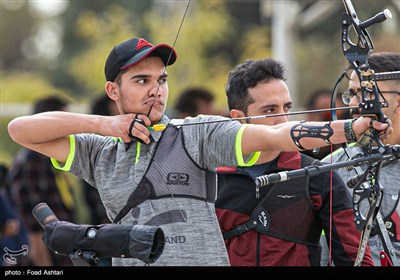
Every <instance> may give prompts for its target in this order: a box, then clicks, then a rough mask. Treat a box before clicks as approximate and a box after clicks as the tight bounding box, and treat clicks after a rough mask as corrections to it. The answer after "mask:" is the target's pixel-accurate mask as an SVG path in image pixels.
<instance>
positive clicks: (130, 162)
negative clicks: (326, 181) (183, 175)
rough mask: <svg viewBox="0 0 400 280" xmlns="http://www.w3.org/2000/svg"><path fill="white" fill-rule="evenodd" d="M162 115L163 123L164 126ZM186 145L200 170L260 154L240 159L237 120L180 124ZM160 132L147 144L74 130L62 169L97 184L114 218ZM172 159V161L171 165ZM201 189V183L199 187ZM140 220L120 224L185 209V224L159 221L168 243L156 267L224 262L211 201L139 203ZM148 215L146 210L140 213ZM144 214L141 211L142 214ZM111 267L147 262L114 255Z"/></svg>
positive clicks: (238, 162)
mask: <svg viewBox="0 0 400 280" xmlns="http://www.w3.org/2000/svg"><path fill="white" fill-rule="evenodd" d="M217 119H218V120H219V119H221V117H216V116H199V117H197V118H187V119H185V120H184V122H194V121H200V120H201V121H210V120H217ZM168 122H169V119H168V118H167V117H166V116H164V117H163V118H162V120H161V123H164V124H167V123H168ZM181 129H183V136H184V146H185V149H186V150H187V152H188V154H189V155H190V156H191V157H192V159H193V161H194V162H195V163H196V164H197V165H198V166H199V167H201V168H204V169H208V170H213V169H214V168H215V167H217V166H220V165H225V166H238V165H243V162H246V161H248V164H252V163H254V162H255V160H256V158H257V156H258V153H255V154H254V155H250V156H247V157H245V158H243V156H242V154H241V150H240V149H235V147H236V146H240V142H241V135H242V132H243V130H244V126H242V125H240V124H239V122H236V121H226V122H219V123H214V124H201V125H189V126H183V127H182V128H181ZM161 134H162V132H156V131H151V135H152V137H153V139H154V141H152V142H151V143H150V144H149V145H143V144H140V143H138V142H136V141H134V142H133V143H131V144H125V143H123V142H121V141H120V140H119V139H117V138H113V137H104V136H99V135H95V134H78V135H75V136H74V137H70V141H71V152H70V155H69V157H68V159H67V161H66V163H65V165H64V167H62V168H60V167H59V166H58V164H57V162H55V161H54V160H52V162H53V164H54V166H55V167H56V168H60V169H63V170H65V171H70V172H71V173H73V174H74V175H76V176H78V177H79V178H82V179H84V180H85V181H87V182H88V183H89V184H91V185H92V186H94V187H95V188H97V190H98V192H99V194H100V197H101V200H102V202H103V204H104V206H105V208H106V211H107V215H108V217H109V218H110V219H111V220H113V219H114V218H115V216H116V215H117V214H118V213H119V211H120V210H121V209H122V208H123V207H124V206H125V204H126V202H127V199H128V197H129V195H130V194H131V193H132V192H133V191H134V190H135V188H136V187H137V185H138V184H139V182H140V180H141V179H142V177H143V175H144V174H145V171H146V170H147V167H148V165H149V163H150V161H151V158H152V155H153V153H154V149H155V147H156V142H157V141H158V140H159V139H160V137H161ZM174 160H177V159H171V165H173V164H174ZM199 187H202V188H205V186H199ZM139 206H140V207H139V209H140V211H141V219H142V220H139V221H138V220H136V217H133V216H135V214H134V213H131V212H129V213H128V214H127V215H126V216H125V217H124V218H123V219H122V221H121V223H123V224H133V223H139V224H142V223H145V222H146V221H145V220H143V218H142V217H147V218H151V217H154V216H156V215H157V213H164V212H167V211H176V210H177V209H178V211H181V212H182V213H183V211H182V210H184V213H185V215H187V218H186V222H181V223H173V224H171V225H163V226H161V228H162V229H163V231H164V233H165V235H166V246H165V249H164V252H163V254H162V255H161V256H160V258H159V259H158V260H157V261H156V262H155V263H154V264H153V265H157V266H226V265H229V258H228V255H227V252H226V248H225V244H224V240H223V238H222V234H221V231H220V228H219V225H218V220H217V218H216V214H215V208H214V203H213V202H206V201H202V200H198V199H193V198H182V197H173V196H171V197H165V198H161V199H154V200H150V199H148V200H146V201H144V202H143V203H141V204H140V205H139ZM144 213H146V214H144ZM143 214H144V215H143ZM113 265H114V266H122V265H124V266H128V265H129V266H131V265H139V266H143V265H145V263H144V262H142V261H140V260H137V259H133V258H113Z"/></svg>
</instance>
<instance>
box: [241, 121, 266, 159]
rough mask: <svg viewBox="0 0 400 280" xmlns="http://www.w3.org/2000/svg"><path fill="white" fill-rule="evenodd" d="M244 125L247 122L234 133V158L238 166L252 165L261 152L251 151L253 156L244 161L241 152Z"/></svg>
mask: <svg viewBox="0 0 400 280" xmlns="http://www.w3.org/2000/svg"><path fill="white" fill-rule="evenodd" d="M246 127H247V124H245V125H243V126H242V127H241V128H240V129H239V131H238V133H237V134H236V141H235V150H236V159H237V162H238V166H252V165H253V164H254V163H256V161H257V160H258V158H259V157H260V154H261V152H255V153H253V156H252V157H251V158H250V160H249V161H248V162H247V163H246V162H244V160H243V154H242V138H243V132H244V130H245V128H246Z"/></svg>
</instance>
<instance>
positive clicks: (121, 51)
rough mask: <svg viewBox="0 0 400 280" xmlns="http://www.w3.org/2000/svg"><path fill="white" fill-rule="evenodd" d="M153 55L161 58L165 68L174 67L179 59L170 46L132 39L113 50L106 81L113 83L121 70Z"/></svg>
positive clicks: (107, 65) (106, 70)
mask: <svg viewBox="0 0 400 280" xmlns="http://www.w3.org/2000/svg"><path fill="white" fill-rule="evenodd" d="M152 53H153V54H156V55H157V56H159V57H160V58H161V59H162V60H163V61H164V64H165V66H168V65H172V64H173V63H174V62H175V61H176V57H177V55H176V52H175V50H174V49H173V48H172V47H171V46H169V45H166V44H160V45H156V46H154V45H152V44H150V43H149V42H147V41H146V40H145V39H143V38H132V39H130V40H127V41H124V42H122V43H120V44H118V45H116V46H115V47H114V48H113V49H112V50H111V52H110V54H109V55H108V57H107V60H106V65H105V69H104V70H105V75H106V80H107V81H111V82H113V81H114V80H115V77H117V75H118V73H119V72H120V71H121V70H124V69H127V68H129V67H131V66H133V65H135V64H138V63H139V62H141V61H142V60H143V59H145V58H146V57H148V56H149V55H150V54H152Z"/></svg>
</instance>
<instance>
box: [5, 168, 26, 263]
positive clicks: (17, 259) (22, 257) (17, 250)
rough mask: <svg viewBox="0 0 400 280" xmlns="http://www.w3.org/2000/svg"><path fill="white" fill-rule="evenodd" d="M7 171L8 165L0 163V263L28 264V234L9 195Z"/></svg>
mask: <svg viewBox="0 0 400 280" xmlns="http://www.w3.org/2000/svg"><path fill="white" fill-rule="evenodd" d="M7 172H8V168H7V166H5V165H4V164H0V186H1V190H0V252H1V254H0V256H1V259H0V265H1V266H27V265H29V264H30V261H29V257H28V250H29V249H28V248H29V244H28V234H27V232H26V228H25V226H24V225H23V223H22V221H21V220H20V219H19V217H18V214H17V212H16V211H15V209H14V208H13V206H12V203H11V201H10V200H9V196H8V195H7V189H6V187H5V177H6V175H7Z"/></svg>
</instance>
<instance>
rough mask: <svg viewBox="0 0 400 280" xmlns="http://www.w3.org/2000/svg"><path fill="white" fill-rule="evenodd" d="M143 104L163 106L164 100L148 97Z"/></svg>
mask: <svg viewBox="0 0 400 280" xmlns="http://www.w3.org/2000/svg"><path fill="white" fill-rule="evenodd" d="M144 104H145V105H150V106H164V102H163V101H162V100H160V99H159V98H149V99H147V100H146V101H145V102H144Z"/></svg>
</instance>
